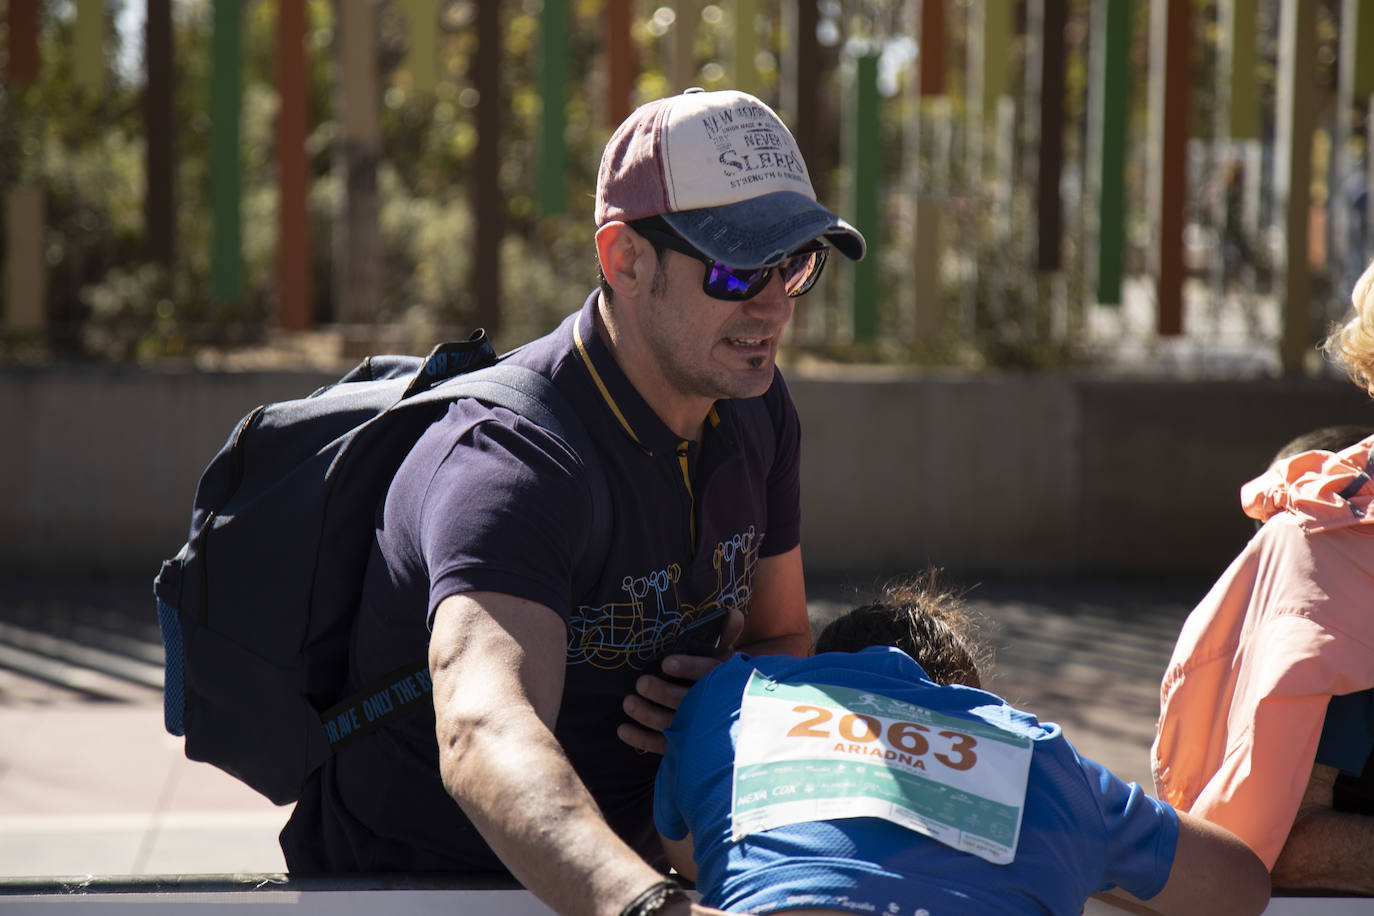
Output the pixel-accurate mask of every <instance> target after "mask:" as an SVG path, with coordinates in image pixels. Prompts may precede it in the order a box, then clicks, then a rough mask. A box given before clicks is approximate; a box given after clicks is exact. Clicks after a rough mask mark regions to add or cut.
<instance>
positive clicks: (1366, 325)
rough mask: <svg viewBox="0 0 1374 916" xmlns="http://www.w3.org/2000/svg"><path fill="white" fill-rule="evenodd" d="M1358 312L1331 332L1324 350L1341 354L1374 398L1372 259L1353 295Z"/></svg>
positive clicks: (1361, 275)
mask: <svg viewBox="0 0 1374 916" xmlns="http://www.w3.org/2000/svg"><path fill="white" fill-rule="evenodd" d="M1350 302H1351V304H1352V305H1353V306H1354V307H1355V313H1354V314H1353V315H1352V316H1351V317H1350V318H1349V319H1348V320H1347V321H1346V322H1345V324H1343V325H1341V326H1340V327H1338V328H1336V329H1335V330H1333V331H1332V332H1331V336H1330V337H1328V338H1327V339H1326V344H1325V346H1324V349H1325V350H1326V352H1327V353H1331V354H1336V355H1339V357H1340V359H1341V360H1342V361H1343V362H1344V363H1345V369H1346V372H1348V373H1349V374H1350V378H1351V379H1353V380H1354V382H1355V383H1356V384H1357V385H1360V386H1361V387H1363V388H1364V389H1365V391H1367V392H1369V394H1370V396H1371V397H1374V262H1370V264H1369V266H1368V267H1366V268H1365V271H1364V273H1362V274H1360V279H1358V280H1356V281H1355V290H1354V292H1352V293H1351V294H1350Z"/></svg>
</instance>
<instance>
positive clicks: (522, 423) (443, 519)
mask: <svg viewBox="0 0 1374 916" xmlns="http://www.w3.org/2000/svg"><path fill="white" fill-rule="evenodd" d="M412 459H415V460H416V461H417V462H418V463H419V465H420V467H421V468H422V469H426V468H432V472H431V473H429V474H428V476H427V477H426V476H425V474H424V473H423V470H422V472H421V473H420V474H416V473H415V472H414V470H413V469H412V470H410V472H409V479H408V481H407V482H406V483H403V484H400V485H401V486H410V487H416V486H419V485H421V484H423V486H424V492H423V495H422V496H420V498H419V499H418V500H416V499H414V497H413V496H412V497H411V500H410V502H411V504H412V505H418V506H419V521H418V525H417V533H418V540H419V548H420V553H421V556H422V558H423V562H424V565H425V568H426V572H427V574H428V577H429V582H430V594H429V614H430V617H431V619H432V617H433V614H434V610H435V608H437V607H438V605H439V604H440V603H441V602H442V601H443V600H444V599H445V598H447V597H449V596H451V595H455V594H461V593H464V592H472V591H494V592H501V593H503V594H507V595H513V596H516V597H519V598H525V599H527V600H530V601H534V602H536V603H538V604H542V605H545V606H546V607H549V608H551V609H553V610H554V611H555V612H556V613H558V614H559V615H560V616H562V617H563V618H564V619H565V620H566V619H567V617H568V615H569V613H570V612H571V602H572V594H571V593H572V570H573V569H574V567H575V564H576V563H577V561H578V559H579V555H580V546H581V545H583V544H585V543H586V542H587V540H588V533H587V532H588V527H589V524H590V522H589V519H590V512H591V502H590V499H591V497H590V492H589V490H588V485H587V480H586V473H585V471H584V470H583V468H582V465H581V462H580V461H579V460H578V459H577V458H576V456H574V455H573V454H572V452H571V451H570V450H569V448H568V446H567V445H566V444H565V443H563V442H562V440H560V439H558V438H557V437H555V436H554V435H553V434H552V433H550V432H549V431H547V430H545V429H543V428H542V427H539V426H538V425H536V424H534V423H531V422H529V421H528V420H526V419H524V418H523V417H519V416H517V415H515V414H513V413H511V412H510V411H508V410H505V409H504V408H488V407H485V406H483V405H480V404H477V403H475V402H472V401H459V402H457V403H455V404H454V405H453V406H451V407H450V408H449V413H448V415H447V416H446V417H445V418H444V419H443V420H442V421H440V422H439V423H436V424H435V426H434V427H431V429H430V431H428V432H426V434H425V436H423V437H422V438H421V440H420V442H418V443H417V444H416V448H415V452H414V453H412V456H411V458H408V459H407V463H408V464H410V463H411V461H412ZM396 487H397V485H393V491H394V490H396ZM392 496H397V494H396V493H394V492H393V494H392ZM397 498H400V499H404V498H405V496H404V494H401V495H400V496H398V497H397Z"/></svg>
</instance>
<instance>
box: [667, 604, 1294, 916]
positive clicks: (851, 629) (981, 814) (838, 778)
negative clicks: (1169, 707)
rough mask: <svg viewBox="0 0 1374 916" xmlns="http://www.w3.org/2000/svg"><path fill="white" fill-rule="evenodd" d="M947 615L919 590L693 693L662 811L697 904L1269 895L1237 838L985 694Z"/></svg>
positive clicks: (1194, 906)
mask: <svg viewBox="0 0 1374 916" xmlns="http://www.w3.org/2000/svg"><path fill="white" fill-rule="evenodd" d="M960 620H961V617H960V611H959V608H958V601H957V599H956V598H954V597H953V596H952V595H950V594H947V593H945V594H941V593H939V592H938V591H936V590H934V589H933V587H931V583H930V582H929V581H922V582H918V583H913V584H912V585H911V586H908V587H906V588H905V589H904V590H903V589H899V590H896V591H893V592H891V593H890V594H889V595H888V596H887V600H886V601H885V602H884V603H882V604H878V605H871V606H868V607H864V608H858V609H856V610H854V611H852V612H850V613H849V614H847V615H845V616H844V617H842V618H841V619H840V620H838V621H836V622H835V623H834V624H832V625H831V627H829V628H827V630H826V631H825V632H824V633H822V635H821V638H820V640H818V643H817V654H816V655H814V656H812V657H810V658H804V659H798V658H789V657H783V656H772V657H754V658H751V657H748V656H743V655H736V656H735V657H734V658H732V659H731V660H729V661H728V662H726V663H724V664H722V665H721V666H720V667H719V668H717V669H716V670H715V671H713V672H712V673H711V674H710V675H709V676H707V677H706V678H704V679H702V680H701V681H700V682H698V683H697V685H696V686H694V687H693V688H692V690H691V691H690V693H689V694H688V696H687V699H686V701H685V702H684V703H683V704H682V706H681V707H680V708H679V709H678V712H677V715H676V717H675V719H674V720H673V727H672V728H671V729H670V730H669V731H668V732H667V738H668V750H667V753H666V754H665V756H664V759H663V763H662V766H661V767H660V770H659V774H658V779H657V784H656V797H655V820H656V822H657V825H658V828H659V832H660V833H661V834H662V835H663V837H664V842H665V847H666V848H667V850H668V854H669V858H670V860H671V861H672V862H673V864H674V866H675V867H676V868H677V869H678V870H679V871H680V872H681V873H682V874H683V875H685V876H687V877H688V878H691V879H693V880H695V881H696V882H697V887H698V890H700V891H701V893H702V895H703V899H702V902H703V903H705V904H708V905H710V906H715V907H719V908H721V909H725V910H734V911H743V912H752V913H774V912H796V911H818V912H825V913H864V914H878V913H887V914H894V916H895V914H903V916H941V914H956V913H957V914H977V913H1078V912H1080V910H1081V908H1082V906H1083V904H1084V902H1085V901H1086V899H1087V898H1088V897H1089V896H1090V895H1092V894H1095V893H1100V892H1104V891H1109V890H1111V889H1113V888H1118V887H1119V888H1121V889H1122V890H1124V891H1127V892H1129V893H1130V894H1132V895H1134V897H1135V898H1137V899H1149V900H1150V905H1151V906H1152V907H1156V908H1158V909H1159V910H1160V911H1161V912H1166V913H1200V914H1201V913H1205V914H1207V916H1222V914H1230V913H1237V914H1240V913H1259V912H1261V911H1262V910H1263V909H1264V906H1265V904H1266V903H1267V901H1268V896H1269V882H1268V875H1267V874H1266V872H1265V869H1264V867H1263V865H1262V864H1261V863H1260V861H1259V860H1258V859H1257V858H1256V857H1255V856H1254V855H1253V854H1252V853H1251V852H1250V851H1249V849H1247V848H1246V847H1245V846H1244V845H1243V844H1241V843H1240V841H1239V840H1237V839H1236V838H1235V837H1233V836H1231V835H1230V834H1229V833H1226V832H1225V831H1223V830H1221V829H1220V828H1217V827H1215V826H1213V825H1210V824H1206V823H1205V822H1202V821H1200V820H1197V819H1194V818H1190V817H1188V816H1187V815H1182V814H1179V813H1177V812H1175V811H1174V810H1173V809H1172V808H1171V807H1169V806H1168V805H1167V804H1165V803H1164V802H1161V801H1159V800H1157V799H1154V798H1151V797H1150V796H1148V795H1147V794H1145V793H1144V792H1143V791H1142V790H1141V788H1140V787H1139V786H1138V785H1136V784H1129V785H1128V784H1126V783H1124V782H1122V781H1121V780H1120V779H1119V778H1117V777H1116V776H1114V775H1113V774H1112V773H1110V772H1109V771H1108V770H1106V769H1105V768H1104V767H1102V766H1101V765H1100V764H1097V763H1095V762H1093V761H1091V760H1087V759H1085V758H1083V757H1080V756H1079V755H1078V753H1077V752H1076V751H1075V750H1074V748H1073V747H1072V745H1070V744H1069V742H1068V741H1067V740H1066V739H1065V738H1064V736H1063V734H1062V733H1061V732H1060V730H1059V727H1058V726H1056V725H1054V724H1051V723H1041V722H1039V721H1037V720H1036V718H1035V717H1034V716H1032V715H1030V714H1028V713H1024V712H1021V711H1019V710H1016V709H1013V708H1012V707H1010V706H1008V705H1007V704H1006V703H1005V702H1003V701H1002V700H1001V699H1000V698H998V697H996V696H994V695H993V694H991V693H987V692H986V691H983V690H980V689H978V688H977V686H976V685H977V684H978V683H979V680H978V674H977V664H976V661H975V657H974V653H973V652H972V651H970V645H971V643H969V642H968V641H967V640H966V639H965V638H964V637H963V635H962V633H961V628H960V623H959V622H960ZM898 647H900V648H898ZM970 684H971V685H973V686H968V685H970Z"/></svg>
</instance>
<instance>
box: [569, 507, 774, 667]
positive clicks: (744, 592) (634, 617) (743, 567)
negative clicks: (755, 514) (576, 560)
mask: <svg viewBox="0 0 1374 916" xmlns="http://www.w3.org/2000/svg"><path fill="white" fill-rule="evenodd" d="M762 541H763V538H762V536H761V535H759V534H758V533H757V532H755V530H754V529H753V527H750V528H749V530H748V531H745V532H742V533H740V534H736V535H735V536H734V537H732V538H729V539H727V540H725V541H721V542H720V543H718V544H717V545H716V549H715V550H714V551H713V552H712V554H711V564H712V567H713V568H714V570H715V574H716V583H715V587H714V589H713V590H712V591H711V593H710V594H709V595H707V596H706V597H705V598H704V599H703V600H701V601H700V602H698V603H695V604H693V603H692V602H690V601H689V600H687V597H686V596H683V595H682V594H681V593H680V592H679V589H678V585H679V583H680V582H681V580H682V569H681V568H680V567H679V566H678V565H677V564H676V563H674V564H673V565H671V566H669V567H668V568H666V569H658V570H654V571H652V572H650V573H648V574H646V575H642V576H625V577H624V578H623V579H622V580H621V583H620V588H621V591H622V593H623V595H624V598H623V600H621V601H614V602H611V603H608V604H603V605H601V606H600V607H588V606H586V605H581V606H579V607H578V608H577V610H576V612H575V613H574V614H573V617H572V619H570V620H569V621H568V663H569V664H574V665H576V664H588V665H592V666H593V667H596V668H604V669H615V668H623V667H625V666H626V665H630V666H631V667H634V668H642V667H644V666H645V665H647V664H648V663H649V661H650V660H652V659H655V658H658V657H659V656H660V655H663V654H664V649H665V648H667V647H669V646H671V645H672V644H673V643H675V642H677V641H678V640H679V639H681V638H683V637H685V636H686V635H687V634H688V633H689V631H691V630H692V629H693V627H694V626H695V625H696V624H698V623H702V622H705V621H714V620H715V619H716V618H717V617H719V616H720V615H721V614H722V613H723V612H725V611H729V610H730V609H732V608H738V609H739V610H741V611H743V612H746V613H747V612H748V609H749V598H750V595H751V594H752V591H753V583H754V569H755V567H756V566H757V565H758V559H759V545H760V544H761V543H762Z"/></svg>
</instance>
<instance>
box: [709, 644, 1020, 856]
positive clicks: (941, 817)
mask: <svg viewBox="0 0 1374 916" xmlns="http://www.w3.org/2000/svg"><path fill="white" fill-rule="evenodd" d="M1030 760H1031V739H1030V738H1027V737H1025V736H1024V735H1017V734H1014V733H1012V732H1008V731H1005V730H1003V729H1000V728H997V727H995V726H992V725H989V724H987V723H985V722H977V721H971V720H969V719H956V718H954V717H952V716H945V715H941V714H940V713H937V712H934V711H932V710H929V709H925V708H923V707H920V706H915V705H913V704H911V703H904V702H902V701H900V700H894V699H892V698H891V697H886V696H881V695H879V694H875V693H869V692H866V691H862V690H855V689H852V688H848V687H834V686H830V685H814V684H780V683H777V682H776V681H772V680H770V679H768V678H766V677H763V676H762V675H760V674H759V673H758V672H757V671H755V672H754V673H753V674H752V675H751V676H750V678H749V682H748V683H747V684H746V685H745V687H744V699H743V702H742V704H741V707H740V721H739V741H738V744H737V746H736V748H735V773H734V796H733V799H732V802H731V808H730V813H731V815H732V821H733V836H734V839H736V840H739V839H741V838H743V837H746V836H748V835H749V834H751V833H757V832H759V831H761V830H768V829H770V828H773V827H780V826H782V825H784V824H798V823H804V822H808V821H824V820H833V819H836V818H842V817H878V818H882V819H883V820H887V821H891V822H892V823H894V824H900V825H901V826H903V827H906V828H909V829H911V830H915V831H917V832H918V833H922V834H924V835H926V836H928V837H931V838H932V839H935V840H939V841H940V842H941V843H944V844H945V845H947V846H951V847H953V848H955V849H959V850H963V851H964V852H970V853H973V854H974V855H976V856H979V857H981V858H983V859H986V860H987V861H989V862H993V863H996V864H999V865H1000V864H1006V863H1008V862H1011V861H1012V860H1013V859H1014V858H1015V856H1016V841H1017V838H1018V837H1019V836H1020V833H1021V814H1022V811H1023V809H1024V808H1025V803H1026V778H1027V775H1028V773H1029V772H1030Z"/></svg>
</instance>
